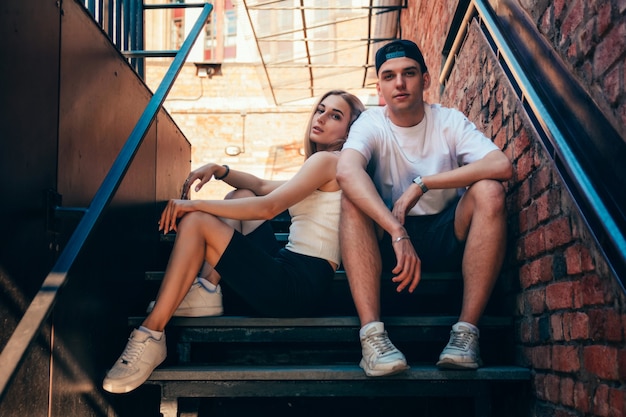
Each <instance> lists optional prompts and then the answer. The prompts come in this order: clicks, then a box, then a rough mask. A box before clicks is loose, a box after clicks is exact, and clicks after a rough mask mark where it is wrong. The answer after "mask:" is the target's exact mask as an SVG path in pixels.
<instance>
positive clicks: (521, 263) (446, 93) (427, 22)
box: [402, 0, 626, 417]
mask: <svg viewBox="0 0 626 417" xmlns="http://www.w3.org/2000/svg"><path fill="white" fill-rule="evenodd" d="M435 3H436V4H435ZM521 3H523V4H525V5H526V7H527V10H528V11H529V13H531V14H533V15H534V16H536V21H537V22H538V25H539V24H541V25H542V32H543V33H544V34H546V36H548V37H549V38H550V39H552V40H554V42H553V45H554V46H555V48H556V49H557V50H559V51H560V53H561V56H562V57H563V59H564V60H566V61H567V62H568V64H569V67H570V69H571V70H572V72H573V73H574V74H576V76H577V77H578V78H579V79H580V80H581V82H584V83H585V85H586V86H587V88H588V90H589V92H590V94H591V95H592V96H593V97H594V100H596V102H598V105H599V106H600V108H601V109H602V110H603V111H604V113H605V114H607V117H610V118H612V120H613V121H614V124H615V125H616V126H619V127H620V128H621V129H622V130H621V131H622V132H623V131H624V124H625V123H624V119H623V113H624V99H625V95H624V84H625V81H626V79H625V78H624V77H625V74H624V72H625V71H624V52H625V51H626V46H625V44H626V36H624V32H623V31H624V30H625V29H624V28H625V24H624V14H625V9H626V2H625V1H623V0H621V1H613V2H609V1H604V2H603V1H586V2H583V1H578V0H574V1H571V2H565V1H554V2H547V1H536V2H533V1H532V0H525V1H521ZM454 7H456V2H454V1H444V2H427V1H415V2H409V10H406V11H405V12H403V16H402V27H403V36H404V37H405V38H409V39H413V40H415V41H416V42H417V43H418V44H419V45H420V47H421V48H422V49H423V51H424V54H425V57H426V61H427V64H428V66H429V70H430V72H431V77H432V78H433V81H436V80H437V79H438V77H439V70H440V68H441V62H442V54H441V51H442V48H443V43H444V41H445V37H446V35H447V33H446V31H447V30H448V27H449V24H450V20H451V16H452V15H453V12H454ZM583 22H584V23H583ZM421 28H427V29H426V30H422V29H421ZM426 32H429V33H426ZM620 33H621V34H622V35H619V34H620ZM606 45H611V50H612V52H611V53H610V54H608V53H605V52H603V51H605V50H606V49H605V48H607V46H606ZM607 78H608V79H607ZM615 80H617V81H615ZM427 100H428V101H431V102H441V103H442V104H444V105H447V106H453V107H457V108H459V109H460V110H462V111H463V112H464V113H465V114H467V115H468V117H469V118H470V119H471V120H472V121H473V122H474V123H476V125H477V126H478V127H479V128H480V129H482V130H483V131H484V132H485V133H486V134H487V135H488V136H490V137H491V138H492V139H493V140H494V142H495V143H496V144H498V145H499V146H500V147H501V148H502V149H503V150H504V152H505V153H506V154H507V155H508V156H509V158H510V159H511V160H512V161H513V163H514V166H515V174H514V178H513V179H512V180H511V181H510V182H509V183H508V184H507V186H506V187H507V192H508V197H507V206H508V209H509V220H508V229H509V243H508V253H507V259H506V262H505V266H504V268H503V271H502V274H501V277H500V281H499V283H498V285H499V287H501V288H504V289H508V290H509V291H513V292H514V294H515V298H514V299H515V300H516V302H512V303H511V304H512V305H511V310H512V313H513V314H514V315H515V317H516V322H517V326H516V332H517V338H518V346H517V348H518V349H517V350H518V356H517V361H518V363H519V364H520V365H524V366H529V367H531V368H532V369H533V379H532V387H531V390H532V393H533V401H532V404H529V407H528V415H529V416H542V417H543V416H546V417H547V416H560V417H587V416H622V415H626V406H625V399H626V388H625V386H624V381H625V380H626V348H625V341H626V339H625V329H626V298H625V297H624V294H623V292H622V290H621V288H620V286H619V284H618V282H617V280H616V278H615V277H614V276H613V275H612V274H611V273H610V271H609V270H608V267H607V265H606V264H605V262H604V260H603V257H602V255H601V250H600V248H599V247H598V246H597V245H596V244H595V242H594V241H593V238H592V237H591V235H590V233H589V231H588V229H587V227H586V225H585V223H584V221H583V220H582V219H581V217H580V215H579V213H578V211H577V209H576V206H575V204H574V202H573V201H572V199H571V198H570V195H569V194H568V191H567V189H566V187H565V186H564V184H563V182H562V180H561V178H560V177H559V175H558V173H557V172H556V170H555V169H554V167H553V163H552V162H551V159H550V157H549V156H548V155H547V154H546V152H545V150H544V148H543V146H542V145H541V142H540V140H539V139H538V137H537V134H536V132H535V130H534V128H533V127H532V125H531V124H530V122H529V120H528V118H527V116H526V114H525V112H524V110H523V109H522V107H521V105H520V102H519V100H518V98H517V97H516V95H515V93H514V91H513V90H512V88H511V86H510V85H509V82H508V81H507V80H506V78H505V77H504V75H503V72H502V70H501V68H500V67H499V65H498V63H497V61H496V59H495V56H494V54H493V52H492V51H491V49H490V48H489V46H488V45H487V43H486V40H485V38H484V36H483V35H482V33H481V32H480V30H479V28H477V26H476V24H473V25H472V27H471V28H470V30H469V33H468V37H467V39H466V40H465V43H464V45H463V48H462V50H461V51H460V53H459V56H458V59H457V63H456V65H455V67H454V68H453V71H452V73H451V75H450V79H449V81H448V84H447V85H446V87H445V89H441V88H440V86H439V85H437V83H436V82H435V83H434V85H433V86H431V88H430V90H429V91H428V94H427ZM487 360H488V359H487Z"/></svg>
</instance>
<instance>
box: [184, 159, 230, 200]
mask: <svg viewBox="0 0 626 417" xmlns="http://www.w3.org/2000/svg"><path fill="white" fill-rule="evenodd" d="M220 169H223V167H222V165H218V164H214V163H213V162H209V163H208V164H206V165H203V166H201V167H200V168H197V169H194V170H193V171H191V172H190V173H189V175H188V176H187V179H186V180H185V183H184V184H183V194H182V196H181V198H182V199H183V200H188V199H189V189H190V188H191V184H193V183H194V182H195V181H196V180H200V182H199V183H198V184H197V185H196V187H195V188H194V191H195V192H198V191H200V189H201V188H202V187H203V186H204V184H206V183H207V182H209V181H210V180H211V178H213V176H214V175H215V173H216V172H217V171H218V170H220Z"/></svg>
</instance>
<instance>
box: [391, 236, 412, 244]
mask: <svg viewBox="0 0 626 417" xmlns="http://www.w3.org/2000/svg"><path fill="white" fill-rule="evenodd" d="M402 239H409V240H411V238H410V237H409V236H407V235H404V236H399V237H397V238H395V239H394V240H393V242H392V243H398V242H399V241H401V240H402Z"/></svg>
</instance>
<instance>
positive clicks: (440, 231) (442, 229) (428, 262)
mask: <svg viewBox="0 0 626 417" xmlns="http://www.w3.org/2000/svg"><path fill="white" fill-rule="evenodd" d="M458 202H459V200H458V199H457V200H455V201H454V202H453V203H451V204H450V205H449V206H448V207H446V208H445V209H444V210H443V211H442V212H441V213H437V214H432V215H426V216H407V217H406V219H405V222H404V227H405V229H406V231H407V234H408V235H409V236H410V237H411V242H412V243H413V247H414V248H415V251H416V252H417V255H418V256H419V257H420V260H421V261H422V271H428V272H451V271H458V270H460V269H461V262H462V260H463V251H464V250H465V242H462V241H459V240H458V239H457V238H456V236H455V234H454V214H455V211H456V207H457V205H458ZM380 252H381V256H382V261H383V272H389V271H391V270H392V269H393V268H395V266H396V254H395V252H394V251H393V247H392V242H391V237H390V236H389V234H388V233H385V234H384V236H383V238H382V240H381V241H380Z"/></svg>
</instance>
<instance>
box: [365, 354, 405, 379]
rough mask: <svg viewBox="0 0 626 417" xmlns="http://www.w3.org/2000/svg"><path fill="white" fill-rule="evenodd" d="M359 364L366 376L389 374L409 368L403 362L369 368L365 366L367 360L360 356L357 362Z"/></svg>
mask: <svg viewBox="0 0 626 417" xmlns="http://www.w3.org/2000/svg"><path fill="white" fill-rule="evenodd" d="M359 366H360V367H361V368H362V369H363V371H365V375H367V376H391V375H396V374H399V373H402V372H404V371H406V370H407V369H409V368H410V366H409V365H407V364H405V363H397V364H396V365H393V366H392V367H391V368H389V369H382V370H376V369H370V368H368V367H367V362H366V361H365V359H362V358H361V362H359Z"/></svg>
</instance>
